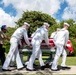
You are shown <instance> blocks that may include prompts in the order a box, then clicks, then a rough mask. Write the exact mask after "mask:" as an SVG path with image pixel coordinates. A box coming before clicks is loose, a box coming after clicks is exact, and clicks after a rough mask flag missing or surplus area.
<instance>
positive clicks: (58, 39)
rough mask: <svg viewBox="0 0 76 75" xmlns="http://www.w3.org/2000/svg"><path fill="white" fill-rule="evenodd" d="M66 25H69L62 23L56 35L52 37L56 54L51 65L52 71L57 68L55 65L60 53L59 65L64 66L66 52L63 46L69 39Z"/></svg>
mask: <svg viewBox="0 0 76 75" xmlns="http://www.w3.org/2000/svg"><path fill="white" fill-rule="evenodd" d="M68 27H69V24H68V23H64V27H63V28H62V29H61V30H60V31H58V32H57V34H56V36H55V37H54V43H55V45H56V54H55V58H54V60H53V63H52V67H51V70H53V71H58V70H59V68H57V65H58V59H59V57H60V55H61V54H62V64H61V66H63V67H66V65H65V62H66V56H67V52H66V50H65V48H66V45H67V41H68V39H69V31H68Z"/></svg>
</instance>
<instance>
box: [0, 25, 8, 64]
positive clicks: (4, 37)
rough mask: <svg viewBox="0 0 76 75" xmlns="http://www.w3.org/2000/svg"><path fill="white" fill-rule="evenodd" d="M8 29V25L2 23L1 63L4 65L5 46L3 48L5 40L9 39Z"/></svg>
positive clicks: (0, 41) (0, 35)
mask: <svg viewBox="0 0 76 75" xmlns="http://www.w3.org/2000/svg"><path fill="white" fill-rule="evenodd" d="M6 31H7V27H6V25H2V27H1V31H0V59H1V64H2V65H3V63H4V61H5V48H3V44H4V40H5V39H7V37H6V35H5V33H6Z"/></svg>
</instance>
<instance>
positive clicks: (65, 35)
mask: <svg viewBox="0 0 76 75" xmlns="http://www.w3.org/2000/svg"><path fill="white" fill-rule="evenodd" d="M68 39H69V31H68V30H66V29H65V28H62V29H61V30H60V31H58V32H57V34H56V36H55V37H54V43H56V44H62V45H65V46H66V45H67V42H68Z"/></svg>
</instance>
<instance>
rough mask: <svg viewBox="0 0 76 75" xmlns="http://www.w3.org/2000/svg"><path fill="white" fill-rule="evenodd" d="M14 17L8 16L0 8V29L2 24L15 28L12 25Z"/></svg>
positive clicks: (13, 24)
mask: <svg viewBox="0 0 76 75" xmlns="http://www.w3.org/2000/svg"><path fill="white" fill-rule="evenodd" d="M14 20H15V17H13V16H10V15H9V14H7V13H5V11H3V9H2V8H0V27H1V26H2V25H4V24H6V25H7V26H12V27H14V26H15V23H14Z"/></svg>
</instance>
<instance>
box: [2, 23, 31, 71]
mask: <svg viewBox="0 0 76 75" xmlns="http://www.w3.org/2000/svg"><path fill="white" fill-rule="evenodd" d="M29 26H30V24H28V23H27V22H24V25H23V26H22V27H19V28H18V29H17V30H16V31H15V32H14V33H13V35H12V36H11V39H10V44H11V45H10V50H9V53H8V55H7V57H6V60H5V62H4V64H3V67H2V70H3V71H9V69H8V66H9V64H10V62H11V59H12V57H13V55H16V64H17V69H18V70H21V69H22V68H23V64H22V62H21V58H20V55H19V50H18V44H19V41H20V40H21V39H22V38H23V37H24V40H25V41H26V43H27V45H28V46H30V47H31V44H30V42H29V40H28V35H27V30H28V28H29Z"/></svg>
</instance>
